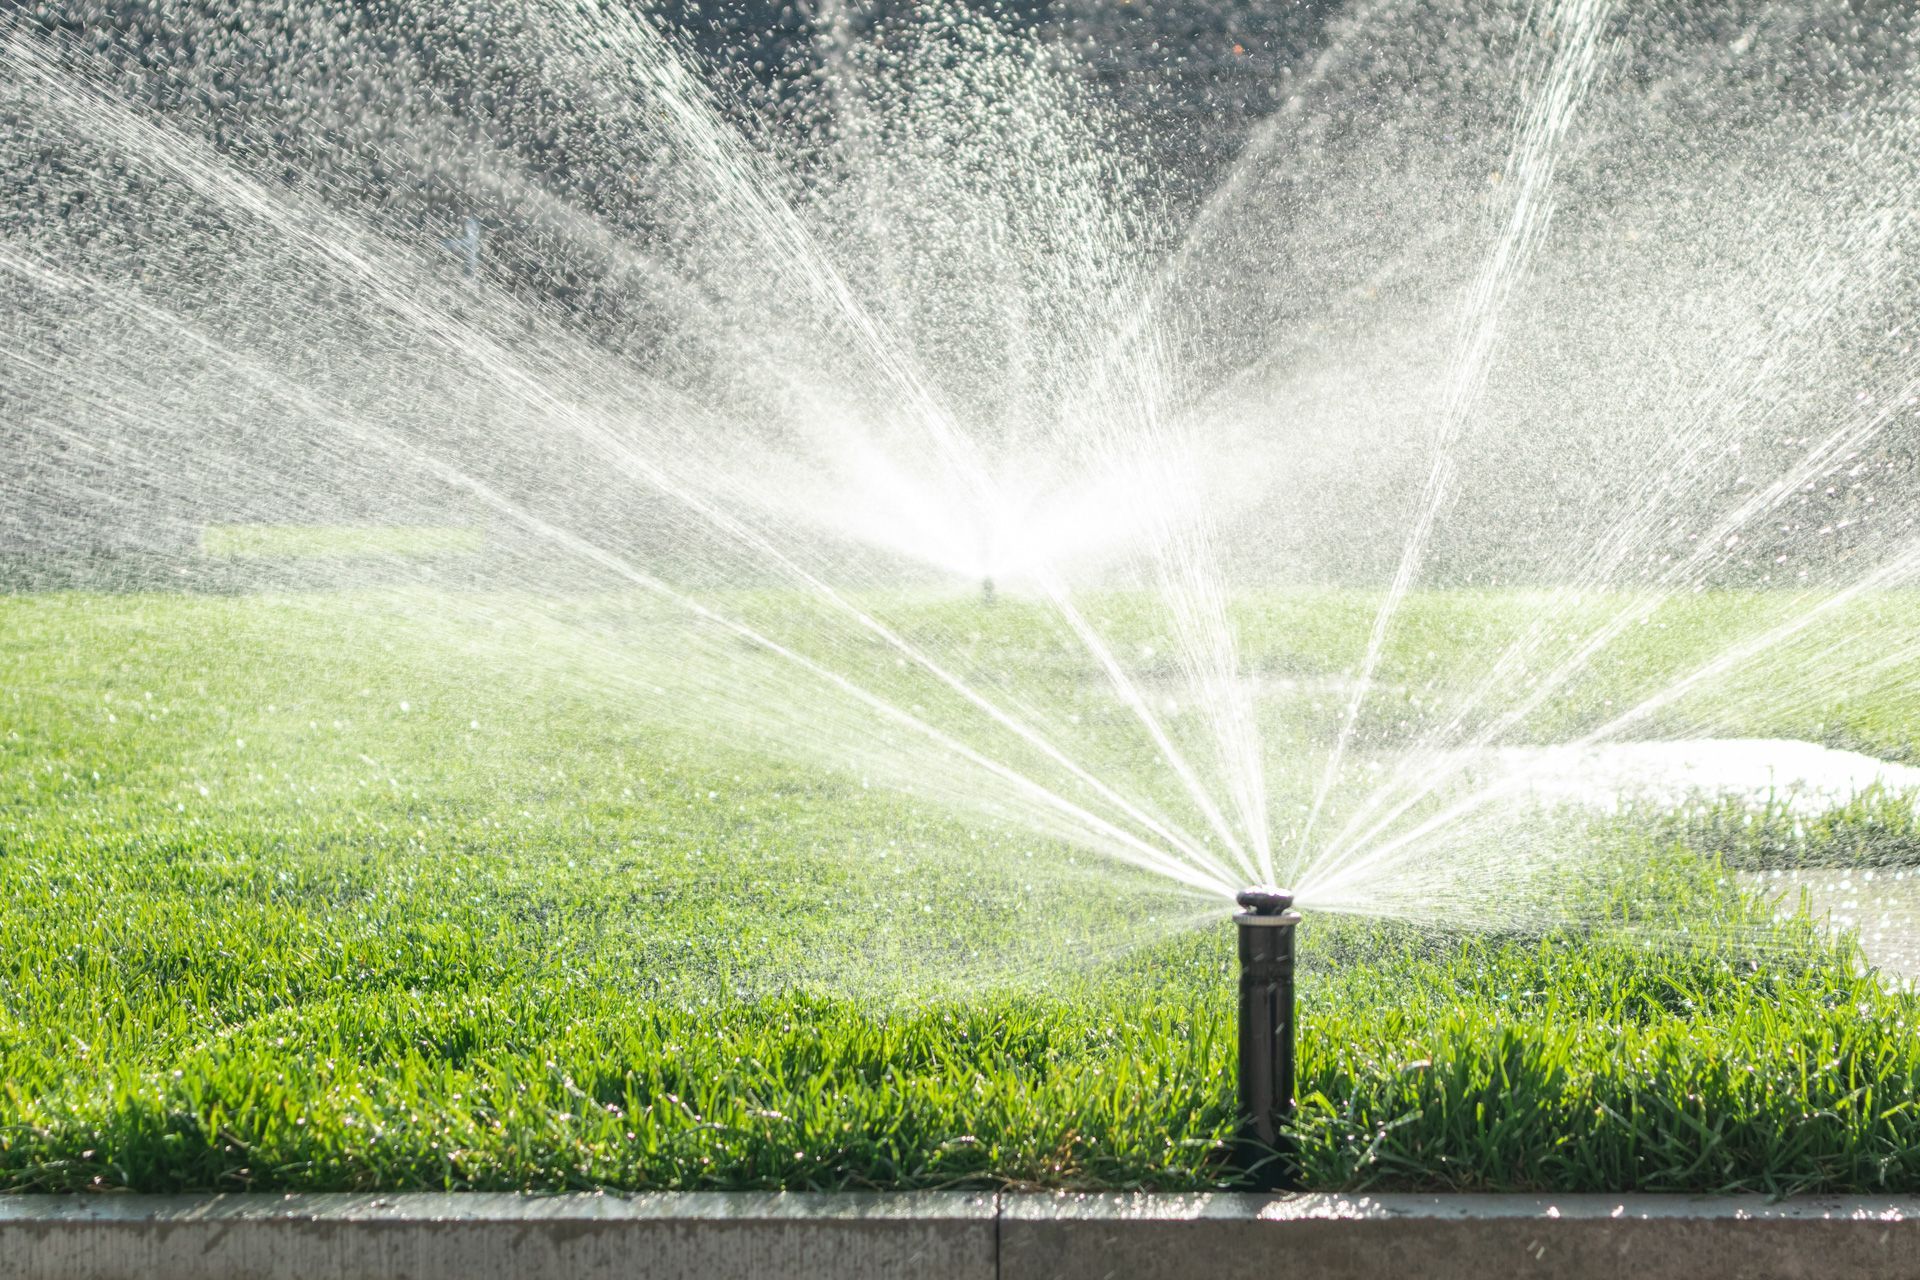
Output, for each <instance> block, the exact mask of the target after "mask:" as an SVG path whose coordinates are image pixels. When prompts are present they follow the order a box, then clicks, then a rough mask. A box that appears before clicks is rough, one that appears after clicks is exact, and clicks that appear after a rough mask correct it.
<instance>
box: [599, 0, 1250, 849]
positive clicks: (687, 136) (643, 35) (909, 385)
mask: <svg viewBox="0 0 1920 1280" xmlns="http://www.w3.org/2000/svg"><path fill="white" fill-rule="evenodd" d="M579 3H580V4H581V6H582V7H584V8H586V9H589V10H590V11H591V12H592V13H593V14H594V15H595V16H596V21H597V22H598V23H601V24H604V26H605V28H606V29H609V30H612V31H617V32H619V33H620V34H621V35H623V36H624V37H625V38H626V40H627V42H628V43H629V44H630V45H631V46H632V47H633V48H635V49H636V50H638V51H639V53H640V55H641V57H642V59H643V66H644V68H645V70H646V71H647V73H648V74H649V77H650V79H651V81H652V83H653V86H654V88H655V89H656V91H658V92H659V93H660V95H661V100H662V105H663V107H664V108H665V109H666V112H667V114H668V116H669V118H670V119H671V120H672V121H673V123H674V126H675V137H676V138H677V139H678V140H679V141H680V142H681V144H682V145H683V146H685V147H686V148H687V149H688V151H689V152H690V153H692V154H693V155H694V156H696V157H697V158H698V159H699V160H700V162H701V163H702V166H703V172H705V173H706V174H707V175H708V178H709V180H710V181H711V182H712V183H713V185H714V186H715V188H716V189H718V190H720V191H723V192H726V193H728V196H729V199H730V200H731V201H732V202H734V203H736V204H737V205H738V207H739V208H740V209H742V210H743V211H744V213H745V214H746V217H747V220H748V223H749V225H750V226H751V227H753V228H754V229H755V230H756V231H758V232H760V233H761V234H763V235H764V236H765V237H766V238H767V240H768V242H769V243H770V244H773V245H775V246H777V247H778V249H779V250H780V251H781V252H780V253H779V254H778V255H776V257H777V259H778V260H784V261H790V262H792V263H795V264H797V265H799V266H800V267H802V268H803V277H804V283H806V284H807V285H808V286H809V287H810V288H812V289H814V290H816V291H817V292H819V293H820V294H821V295H822V296H823V297H825V298H826V299H827V300H829V301H830V302H831V304H832V305H833V307H834V308H835V310H836V311H837V313H838V314H840V315H842V316H843V317H844V318H845V319H846V321H847V322H848V323H849V324H850V325H851V326H852V327H853V328H854V330H855V331H856V332H858V333H859V334H860V335H861V336H862V337H863V338H864V339H865V340H866V342H867V343H868V345H869V347H870V349H871V350H872V352H873V353H874V355H875V357H876V359H877V360H878V361H879V362H880V364H881V365H882V367H883V368H885V369H887V370H888V372H889V373H890V374H891V375H892V376H893V377H894V378H895V380H896V382H897V384H898V385H899V386H900V387H901V388H902V389H903V390H904V391H905V392H906V394H907V395H908V397H909V400H910V403H912V404H913V405H914V406H915V407H916V414H915V418H916V420H918V421H919V422H920V423H921V424H922V425H923V426H924V427H925V428H926V429H927V430H928V432H929V434H930V435H931V437H932V439H933V442H934V444H935V446H936V448H937V449H938V450H939V451H940V453H941V455H942V457H943V459H944V460H945V461H946V463H947V465H948V466H949V467H950V468H951V469H952V470H953V471H954V472H955V474H957V475H959V476H960V477H961V478H962V480H963V483H965V484H966V486H967V487H968V489H969V490H970V491H971V492H972V493H973V494H974V497H975V500H976V501H977V502H981V503H983V504H988V505H990V504H991V501H992V498H991V495H992V488H993V486H992V481H991V477H990V476H989V475H988V474H987V472H986V470H985V468H984V467H982V466H981V464H980V462H979V459H978V458H977V456H976V455H975V452H974V451H973V450H972V449H971V448H970V447H968V444H967V441H966V440H965V437H964V435H963V433H961V432H959V431H958V430H957V429H956V428H954V427H953V425H952V424H951V423H950V422H949V421H948V419H947V416H946V414H945V412H944V411H943V410H942V409H940V407H939V406H938V405H937V404H936V403H935V402H934V400H933V398H932V396H931V394H930V393H929V392H928V391H927V390H926V388H925V384H924V382H923V380H921V379H920V378H918V377H917V376H916V375H914V374H912V373H911V371H910V370H909V369H908V368H907V366H906V361H905V358H904V356H903V355H902V354H901V353H900V352H899V351H898V349H897V347H896V345H895V344H894V343H892V342H891V340H889V339H888V338H887V337H886V335H885V334H884V333H883V332H882V330H881V329H880V327H879V326H878V324H877V323H876V322H874V320H873V319H872V317H871V316H869V315H868V314H867V313H866V311H865V309H864V308H862V307H861V306H860V305H859V303H858V301H857V300H856V299H855V298H854V297H853V294H852V291H851V290H850V289H849V288H848V286H847V284H846V282H845V281H844V279H842V277H841V276H840V275H839V273H838V272H837V271H835V270H833V268H832V266H831V264H829V263H828V262H827V261H826V260H825V258H824V255H822V254H821V253H820V252H819V249H818V247H817V246H816V245H815V244H814V243H813V241H812V239H811V237H810V236H808V234H807V233H806V231H805V228H803V227H802V226H801V225H800V224H799V222H798V220H797V219H796V218H794V217H793V215H792V211H791V210H790V209H787V208H785V207H784V206H781V205H779V204H778V203H777V202H774V201H771V200H768V199H766V198H764V196H763V195H762V190H763V188H764V185H765V184H754V183H748V182H745V181H743V177H744V175H745V174H747V173H748V172H750V171H751V168H752V165H751V161H750V157H747V156H744V155H742V154H739V153H738V152H737V151H735V150H734V149H731V148H729V147H728V146H727V145H726V142H725V140H726V139H727V138H728V137H729V136H730V131H729V130H727V129H726V128H724V127H723V126H722V125H721V124H720V122H719V121H718V120H717V119H716V118H715V117H714V114H713V112H712V110H711V109H710V107H708V106H707V105H706V102H705V94H704V92H703V91H702V89H701V87H700V86H699V85H698V84H697V83H696V82H695V81H694V80H693V78H692V77H690V76H689V75H687V74H686V70H685V67H684V66H683V65H682V64H681V63H680V61H679V60H678V58H676V57H675V56H674V55H673V54H672V51H671V50H669V49H667V48H665V46H664V45H663V43H662V42H661V41H660V39H659V37H658V35H657V33H655V32H654V31H653V30H652V28H651V26H650V25H649V24H647V23H646V22H645V21H644V20H642V19H639V18H637V17H635V16H634V15H633V14H630V13H615V12H613V11H610V10H609V9H608V8H607V7H606V6H605V5H604V4H601V3H599V2H598V0H579ZM1049 582H1050V583H1051V585H1049V586H1046V587H1045V588H1044V589H1046V590H1047V592H1048V595H1049V598H1050V599H1051V600H1052V601H1053V602H1054V604H1055V606H1056V607H1057V608H1059V609H1060V610H1061V612H1062V614H1063V616H1064V617H1066V619H1067V621H1068V624H1069V626H1070V627H1071V628H1072V629H1073V631H1074V633H1075V635H1076V636H1078V637H1079V638H1080V640H1081V642H1082V643H1083V644H1084V645H1085V646H1086V647H1087V649H1088V652H1089V653H1090V654H1091V655H1092V656H1093V657H1094V659H1095V661H1096V662H1097V663H1098V664H1099V665H1100V666H1101V668H1102V670H1103V671H1105V672H1106V673H1107V675H1108V677H1109V679H1110V680H1111V681H1113V682H1114V687H1115V689H1116V691H1117V692H1118V693H1119V695H1120V697H1121V699H1122V701H1123V702H1124V703H1125V704H1126V705H1127V706H1128V707H1129V708H1130V709H1131V710H1132V711H1133V712H1134V714H1135V716H1136V717H1137V718H1139V719H1140V721H1141V723H1142V725H1143V726H1144V727H1145V728H1146V729H1147V731H1148V733H1149V736H1150V737H1151V738H1152V739H1153V741H1154V744H1155V746H1156V747H1157V748H1158V749H1159V750H1160V752H1161V754H1162V756H1163V757H1164V758H1165V759H1166V760H1167V762H1168V764H1169V766H1170V767H1171V768H1172V769H1173V770H1174V772H1175V774H1176V776H1178V777H1179V779H1180V781H1181V783H1182V785H1183V786H1184V787H1185V788H1186V790H1187V791H1188V793H1189V795H1190V796H1191V797H1192V798H1193V800H1194V802H1195V804H1196V805H1197V806H1198V807H1199V808H1200V810H1201V812H1202V814H1203V815H1204V816H1205V817H1206V819H1207V821H1208V823H1209V825H1211V826H1212V827H1213V828H1214V829H1215V831H1216V832H1217V833H1218V834H1219V835H1220V836H1221V838H1222V840H1223V841H1224V842H1225V844H1226V847H1227V848H1228V850H1229V851H1230V852H1231V853H1232V854H1233V856H1234V857H1235V858H1236V859H1237V860H1239V861H1240V862H1242V863H1243V864H1244V865H1245V866H1246V868H1247V870H1248V873H1249V874H1256V872H1255V869H1254V868H1255V864H1254V862H1253V861H1252V860H1251V859H1249V858H1248V856H1247V854H1246V853H1245V851H1244V849H1243V848H1242V846H1241V844H1240V841H1239V840H1238V839H1237V838H1236V837H1235V836H1234V834H1233V832H1232V830H1231V828H1230V827H1229V826H1228V824H1227V823H1226V822H1225V820H1224V818H1223V817H1222V816H1221V814H1220V812H1219V807H1218V805H1217V804H1215V803H1214V801H1213V798H1212V796H1211V795H1210V794H1209V793H1208V792H1207V789H1206V788H1205V786H1204V785H1203V784H1201V782H1200V781H1199V779H1198V777H1197V776H1196V775H1195V773H1194V771H1193V769H1192V767H1191V766H1190V765H1189V764H1188V763H1187V761H1186V760H1185V758H1184V757H1183V756H1182V755H1181V753H1180V752H1179V750H1178V749H1177V748H1176V747H1175V746H1174V744H1173V743H1172V741H1171V739H1170V738H1169V737H1168V736H1167V734H1166V732H1165V730H1164V728H1163V727H1162V726H1161V725H1160V723H1159V721H1158V718H1157V717H1155V716H1154V715H1153V713H1152V711H1151V710H1150V709H1149V708H1147V707H1146V705H1145V702H1144V700H1143V699H1142V698H1141V697H1140V695H1139V692H1138V690H1137V688H1135V687H1134V685H1133V682H1132V681H1131V679H1130V678H1129V677H1127V676H1126V675H1125V673H1124V671H1123V670H1122V669H1121V668H1120V667H1119V664H1118V663H1117V662H1116V661H1115V659H1114V657H1113V654H1112V651H1111V648H1110V646H1108V645H1107V644H1106V642H1105V641H1104V639H1102V638H1101V637H1100V636H1099V635H1098V634H1097V633H1096V632H1095V631H1094V630H1093V629H1092V628H1091V627H1090V626H1089V625H1088V624H1087V622H1086V619H1085V618H1084V616H1083V615H1082V614H1081V613H1080V612H1079V611H1078V609H1077V608H1075V607H1074V606H1073V605H1072V603H1071V601H1070V600H1068V599H1067V597H1066V595H1065V593H1064V591H1063V590H1062V589H1061V588H1060V586H1059V584H1058V583H1057V580H1053V579H1051V578H1049Z"/></svg>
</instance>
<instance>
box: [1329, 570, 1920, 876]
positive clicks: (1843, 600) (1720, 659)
mask: <svg viewBox="0 0 1920 1280" xmlns="http://www.w3.org/2000/svg"><path fill="white" fill-rule="evenodd" d="M1916 573H1920V537H1917V538H1914V539H1911V540H1909V541H1908V542H1906V543H1904V544H1902V546H1901V549H1900V550H1899V552H1897V553H1896V554H1895V555H1893V556H1892V557H1891V558H1889V559H1888V560H1887V561H1886V562H1885V563H1883V564H1881V565H1879V566H1878V567H1876V568H1874V569H1873V570H1871V571H1870V572H1868V573H1866V574H1863V575H1862V576H1861V577H1859V578H1857V579H1856V580H1855V581H1854V582H1853V583H1851V584H1849V585H1848V586H1847V587H1845V588H1844V589H1842V590H1840V591H1837V592H1835V593H1834V594H1832V595H1830V596H1828V597H1827V598H1826V599H1825V600H1823V601H1821V602H1820V603H1819V604H1818V605H1815V606H1814V607H1813V608H1811V609H1808V610H1806V611H1804V612H1803V613H1800V614H1798V615H1796V616H1795V617H1793V618H1790V619H1788V620H1787V621H1785V622H1783V623H1780V624H1779V625H1777V626H1774V627H1772V628H1770V629H1768V630H1767V631H1764V632H1762V633H1760V634H1759V635H1757V636H1753V637H1750V638H1749V639H1747V640H1745V641H1743V642H1742V643H1740V644H1738V645H1734V646H1732V647H1730V648H1728V649H1726V650H1725V651H1723V652H1722V653H1721V654H1720V655H1718V656H1717V657H1715V658H1713V659H1712V660H1711V661H1708V662H1705V663H1702V664H1701V665H1700V666H1698V667H1696V668H1694V669H1693V670H1692V671H1690V672H1688V673H1687V674H1686V675H1684V676H1682V677H1680V678H1679V679H1677V680H1674V681H1672V682H1670V683H1669V684H1668V685H1667V686H1666V687H1664V688H1663V689H1661V690H1660V691H1658V692H1656V693H1654V694H1650V695H1649V696H1647V697H1646V698H1643V699H1642V700H1641V701H1640V702H1638V703H1636V704H1635V705H1634V706H1632V707H1630V708H1628V709H1627V710H1625V711H1623V712H1621V713H1620V714H1619V715H1617V716H1615V717H1613V719H1611V720H1608V721H1607V722H1606V723H1604V724H1602V725H1600V726H1599V727H1598V728H1595V729H1593V730H1591V731H1590V732H1588V733H1586V734H1583V735H1581V736H1580V737H1578V738H1576V739H1574V740H1573V741H1572V742H1571V743H1569V744H1568V745H1569V746H1574V747H1583V746H1591V745H1593V744H1595V743H1598V742H1603V741H1605V740H1606V739H1608V738H1611V737H1613V736H1614V735H1616V734H1618V733H1620V732H1621V731H1623V730H1625V729H1628V728H1631V727H1632V726H1633V725H1635V724H1638V723H1639V722H1640V721H1642V720H1645V719H1646V718H1647V717H1648V716H1651V715H1653V714H1654V713H1656V712H1658V711H1660V710H1662V709H1663V708H1665V707H1668V706H1670V705H1672V704H1673V703H1674V702H1676V701H1678V700H1679V699H1680V698H1682V697H1684V696H1686V694H1688V693H1690V692H1692V691H1693V690H1694V689H1696V688H1699V687H1700V686H1701V685H1702V684H1704V683H1706V682H1707V681H1710V680H1712V679H1714V678H1716V677H1718V676H1720V675H1723V674H1725V673H1726V672H1727V671H1730V670H1732V669H1733V668H1735V667H1737V666H1739V665H1740V664H1742V663H1744V662H1747V661H1749V660H1750V659H1752V658H1755V657H1757V656H1759V655H1760V654H1762V653H1765V652H1766V651H1767V650H1769V649H1772V648H1774V647H1776V646H1778V645H1780V644H1782V643H1784V642H1786V641H1788V640H1790V639H1792V638H1793V637H1794V636H1796V635H1799V634H1800V633H1801V632H1803V631H1805V630H1806V629H1807V628H1808V627H1810V626H1812V625H1813V624H1814V623H1815V622H1818V621H1819V620H1820V619H1821V618H1824V617H1826V616H1827V615H1828V614H1830V613H1832V612H1833V611H1834V610H1836V609H1839V608H1842V607H1844V606H1846V605H1848V604H1850V603H1852V602H1853V601H1854V600H1856V599H1858V598H1859V597H1860V596H1861V595H1863V594H1865V593H1866V592H1869V591H1875V590H1880V589H1883V588H1886V587H1891V586H1895V585H1897V584H1899V583H1900V582H1901V581H1902V580H1904V579H1906V578H1907V577H1908V576H1909V575H1913V574H1916ZM1536 769H1537V766H1536ZM1533 772H1534V770H1521V771H1519V772H1517V773H1516V774H1514V775H1512V776H1510V777H1508V778H1504V779H1502V780H1501V781H1500V782H1499V783H1496V784H1494V785H1493V786H1490V787H1485V788H1482V789H1480V790H1478V791H1475V792H1474V793H1472V794H1471V795H1468V796H1465V797H1462V798H1461V799H1460V800H1458V801H1456V802H1455V803H1454V804H1452V805H1450V806H1448V807H1447V808H1446V809H1444V810H1442V811H1441V812H1439V813H1437V814H1434V815H1433V816H1432V817H1430V818H1428V819H1426V820H1425V821H1423V822H1421V823H1420V824H1419V825H1418V826H1416V827H1414V828H1412V829H1411V830H1409V831H1408V832H1406V833H1405V834H1403V835H1400V836H1396V837H1395V838H1394V839H1392V840H1389V841H1386V842H1384V843H1382V844H1380V845H1377V846H1374V848H1373V849H1372V851H1371V852H1370V853H1369V854H1368V855H1367V856H1366V857H1364V858H1360V859H1356V860H1355V861H1353V862H1351V863H1349V864H1347V865H1346V866H1343V867H1341V868H1340V869H1339V870H1338V871H1337V872H1335V873H1334V874H1333V875H1332V876H1330V877H1327V878H1326V879H1325V880H1323V881H1318V882H1314V884H1313V888H1312V890H1303V892H1310V891H1317V892H1325V893H1328V894H1335V893H1338V892H1339V891H1340V890H1342V889H1343V888H1345V887H1347V886H1350V885H1352V884H1354V883H1356V882H1357V881H1358V879H1359V878H1360V877H1361V876H1363V875H1364V874H1366V873H1368V872H1371V871H1375V870H1377V869H1378V868H1379V867H1380V866H1382V865H1383V864H1384V863H1386V862H1387V861H1388V860H1389V859H1391V858H1393V857H1395V856H1396V855H1398V854H1399V853H1400V852H1401V851H1402V850H1405V849H1407V848H1408V847H1409V846H1411V845H1413V844H1415V843H1416V842H1417V841H1419V840H1421V839H1422V838H1424V837H1426V836H1428V835H1431V834H1433V833H1434V832H1436V831H1439V830H1442V829H1444V828H1446V827H1447V826H1449V825H1451V824H1453V823H1456V822H1459V821H1460V820H1462V819H1463V818H1465V817H1467V816H1468V815H1470V814H1472V813H1475V812H1477V811H1478V810H1480V809H1483V808H1485V807H1486V806H1487V805H1488V804H1491V803H1492V802H1493V801H1495V800H1497V799H1499V798H1500V797H1501V796H1503V795H1507V794H1510V793H1511V792H1513V791H1514V790H1516V789H1517V788H1519V787H1520V786H1523V785H1524V784H1525V783H1526V781H1527V779H1528V778H1529V777H1530V776H1532V773H1533Z"/></svg>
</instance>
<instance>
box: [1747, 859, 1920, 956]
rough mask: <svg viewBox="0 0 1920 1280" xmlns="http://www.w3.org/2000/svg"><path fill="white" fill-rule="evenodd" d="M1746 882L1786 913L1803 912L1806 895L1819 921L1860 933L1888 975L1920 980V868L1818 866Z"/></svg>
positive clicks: (1862, 947)
mask: <svg viewBox="0 0 1920 1280" xmlns="http://www.w3.org/2000/svg"><path fill="white" fill-rule="evenodd" d="M1741 880H1742V883H1744V884H1745V885H1747V886H1748V887H1749V888H1752V889H1755V890H1758V891H1760V892H1762V893H1765V894H1766V895H1767V896H1769V897H1771V898H1774V899H1775V900H1776V901H1777V902H1778V903H1779V906H1780V909H1781V911H1782V912H1785V913H1791V912H1793V911H1796V910H1798V909H1799V906H1800V903H1801V900H1802V898H1803V897H1804V899H1805V901H1806V905H1807V910H1808V912H1809V913H1810V914H1811V915H1812V916H1813V917H1814V918H1815V919H1817V920H1818V919H1824V920H1825V921H1826V923H1827V924H1828V925H1829V926H1831V927H1832V928H1834V929H1851V930H1853V931H1855V932H1856V933H1858V935H1859V937H1860V951H1861V953H1862V954H1863V955H1865V956H1866V958H1867V962H1868V963H1869V964H1871V965H1873V966H1874V967H1875V968H1877V969H1879V970H1880V971H1881V972H1882V973H1883V974H1885V975H1887V976H1889V977H1892V978H1897V979H1902V980H1904V981H1906V982H1909V983H1911V982H1913V981H1914V980H1915V979H1917V978H1920V867H1883V868H1879V869H1872V868H1868V869H1864V870H1838V869H1831V868H1825V867H1812V868H1807V869H1804V870H1795V871H1777V870H1776V871H1762V872H1756V873H1752V874H1749V875H1745V876H1742V877H1741Z"/></svg>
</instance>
